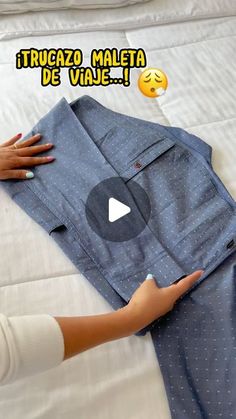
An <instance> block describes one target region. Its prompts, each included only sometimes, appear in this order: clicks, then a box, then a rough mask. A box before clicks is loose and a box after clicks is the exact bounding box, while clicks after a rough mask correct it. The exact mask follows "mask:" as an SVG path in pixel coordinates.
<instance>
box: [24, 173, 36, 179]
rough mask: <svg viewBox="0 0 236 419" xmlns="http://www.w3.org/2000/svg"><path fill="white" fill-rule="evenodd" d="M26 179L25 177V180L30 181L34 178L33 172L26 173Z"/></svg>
mask: <svg viewBox="0 0 236 419" xmlns="http://www.w3.org/2000/svg"><path fill="white" fill-rule="evenodd" d="M26 177H27V179H32V178H33V177H34V173H33V172H27V173H26Z"/></svg>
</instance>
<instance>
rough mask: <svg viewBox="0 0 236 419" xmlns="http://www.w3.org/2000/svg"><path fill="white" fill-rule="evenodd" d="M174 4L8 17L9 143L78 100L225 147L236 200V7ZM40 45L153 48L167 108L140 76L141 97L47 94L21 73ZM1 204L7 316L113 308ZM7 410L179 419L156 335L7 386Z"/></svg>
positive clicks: (0, 405)
mask: <svg viewBox="0 0 236 419" xmlns="http://www.w3.org/2000/svg"><path fill="white" fill-rule="evenodd" d="M164 3H165V6H164ZM174 3H175V2H173V1H171V0H168V1H166V2H164V1H163V0H162V1H161V0H153V1H150V2H148V3H146V4H143V5H141V4H139V5H136V6H132V7H128V8H126V10H125V8H124V10H123V9H119V10H117V11H111V12H110V13H108V12H106V13H105V12H104V11H103V12H100V11H96V12H94V11H90V12H89V11H83V12H82V11H78V12H77V11H76V12H75V11H73V12H71V11H68V12H57V13H56V12H48V13H41V12H40V13H38V14H36V15H32V14H31V13H29V14H25V15H20V16H17V17H16V16H4V17H3V18H0V39H1V41H0V93H1V94H0V127H1V133H0V136H1V142H2V141H3V140H4V139H7V138H9V137H11V136H13V135H14V134H16V133H18V132H23V133H24V134H26V133H27V131H28V130H29V129H30V128H31V127H32V125H34V124H35V123H36V122H37V120H38V119H39V118H40V117H41V116H42V115H43V114H44V113H46V112H47V111H48V110H49V109H50V108H51V107H52V106H53V105H54V104H55V103H56V102H57V101H58V100H59V99H60V98H61V97H62V96H65V97H66V99H67V100H69V101H71V100H73V99H75V98H77V97H78V96H80V95H83V94H89V95H91V96H93V97H94V98H95V99H97V100H99V101H101V103H103V104H104V105H105V106H108V107H110V108H112V109H114V110H116V111H119V112H122V113H125V114H128V115H132V116H136V117H139V118H142V119H147V120H150V121H153V122H158V123H161V124H165V125H168V124H170V125H172V126H179V127H182V128H185V129H186V130H188V131H189V132H191V133H194V134H195V135H198V136H200V137H201V138H202V139H203V140H205V141H206V142H208V143H209V144H210V145H211V146H212V147H213V166H214V168H215V171H216V172H217V174H218V175H219V177H220V178H221V180H222V181H223V182H224V184H225V185H226V187H227V188H228V190H229V192H230V193H231V195H232V196H233V197H234V199H236V165H235V159H236V123H235V122H236V97H235V92H236V88H235V87H236V62H235V54H236V7H235V5H234V4H233V1H230V0H221V1H220V0H218V1H213V0H212V1H210V0H208V1H206V2H202V4H204V5H205V6H199V5H198V3H199V2H198V1H194V0H189V1H187V0H181V1H179V2H176V3H178V4H179V6H178V8H177V6H173V4H174ZM204 8H205V9H204ZM95 13H97V14H95ZM101 13H102V14H101ZM102 19H103V20H102ZM30 47H35V48H52V47H55V48H59V47H61V48H63V47H68V48H80V49H82V50H83V52H84V55H85V61H86V60H88V58H89V54H90V52H91V50H92V49H93V48H106V47H110V48H113V47H116V48H118V49H120V48H125V47H134V48H139V47H142V48H144V49H145V51H146V54H147V58H148V66H154V67H159V68H162V69H163V70H164V71H165V72H166V73H167V76H168V79H169V87H168V90H167V93H166V94H165V95H164V96H163V97H161V98H159V99H149V98H146V97H144V96H143V95H142V94H141V93H140V92H139V90H138V88H137V79H138V76H139V73H140V72H139V70H136V69H133V70H131V86H130V87H129V88H125V87H120V86H110V87H106V88H104V87H91V88H88V87H86V88H81V87H74V88H73V87H71V86H70V85H69V83H68V82H67V80H66V77H62V83H61V85H60V86H59V87H57V88H55V87H47V88H43V87H40V84H39V80H40V70H38V69H34V70H30V69H28V70H16V69H15V54H16V52H17V51H19V50H20V49H21V48H30ZM62 74H63V72H62ZM0 202H1V205H0V231H1V241H0V255H1V258H0V310H1V312H3V313H5V314H6V315H9V316H10V315H20V314H33V313H49V314H52V315H68V316H69V315H88V314H95V313H97V314H98V313H103V312H108V311H109V310H110V309H111V307H110V306H109V304H108V303H107V302H106V301H105V300H104V299H103V298H102V297H101V296H100V294H99V293H98V292H97V291H96V290H95V289H94V288H93V287H92V286H91V285H90V284H89V282H88V281H87V280H86V279H85V278H84V277H83V276H82V275H81V274H80V273H79V272H78V271H77V270H76V269H75V267H74V266H73V265H72V263H71V262H70V261H69V260H68V259H67V257H66V256H65V255H64V254H63V253H62V251H61V250H60V249H59V248H58V247H57V245H56V244H55V243H54V242H53V240H52V239H50V238H49V237H48V236H47V234H46V232H44V231H43V230H42V228H40V227H39V226H38V225H37V224H36V223H35V222H34V221H32V220H31V219H30V218H29V217H28V216H27V215H26V214H25V213H24V212H23V211H22V210H21V209H20V208H18V207H17V206H16V204H15V203H13V202H12V201H11V200H10V199H9V198H8V196H7V195H6V194H5V193H4V192H3V190H2V189H0ZM78 339H79V336H78ZM0 412H1V414H0V415H1V418H4V419H52V418H53V419H54V418H55V419H64V418H65V417H66V418H69V419H77V418H81V419H95V418H96V419H120V418H122V419H147V418H148V419H152V418H155V419H168V418H170V414H169V408H168V403H167V398H166V393H165V388H164V385H163V381H162V376H161V373H160V370H159V366H158V362H157V359H156V356H155V352H154V348H153V345H152V340H151V338H150V335H149V334H147V335H146V336H144V337H137V336H131V337H129V338H125V339H122V340H119V341H115V342H111V343H108V344H105V345H102V346H100V347H97V348H94V349H92V350H90V351H87V352H85V353H82V354H81V355H79V356H77V357H75V358H73V359H70V360H68V361H66V362H65V363H63V364H62V365H61V366H60V367H58V368H56V369H53V370H50V371H48V372H45V373H43V374H41V375H38V376H35V377H30V378H27V379H24V380H20V381H18V382H16V383H14V384H11V385H8V386H5V387H2V388H1V389H0Z"/></svg>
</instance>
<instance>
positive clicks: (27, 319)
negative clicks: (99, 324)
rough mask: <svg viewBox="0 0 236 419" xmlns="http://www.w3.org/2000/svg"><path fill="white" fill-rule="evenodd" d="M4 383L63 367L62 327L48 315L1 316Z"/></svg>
mask: <svg viewBox="0 0 236 419" xmlns="http://www.w3.org/2000/svg"><path fill="white" fill-rule="evenodd" d="M0 352H2V356H0V362H1V365H0V384H8V383H9V382H12V381H14V380H15V379H18V378H22V377H24V376H27V375H33V374H36V373H39V372H42V371H44V370H47V369H49V368H53V367H55V366H57V365H59V364H60V363H61V362H62V361H63V358H64V338H63V334H62V331H61V329H60V326H59V324H58V323H57V321H56V320H55V319H54V317H52V316H50V315H48V314H41V315H32V316H31V315H29V316H15V317H6V316H4V315H3V314H1V315H0Z"/></svg>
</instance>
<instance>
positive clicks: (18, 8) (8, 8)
mask: <svg viewBox="0 0 236 419" xmlns="http://www.w3.org/2000/svg"><path fill="white" fill-rule="evenodd" d="M146 1H149V0H88V1H86V0H24V1H22V0H0V14H2V13H23V12H31V11H33V12H36V11H41V10H59V9H100V8H106V7H107V8H109V7H122V6H129V5H131V4H135V3H145V2H146Z"/></svg>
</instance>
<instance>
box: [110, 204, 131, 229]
mask: <svg viewBox="0 0 236 419" xmlns="http://www.w3.org/2000/svg"><path fill="white" fill-rule="evenodd" d="M130 212H131V209H130V207H128V205H125V204H123V203H122V202H120V201H118V200H117V199H115V198H109V202H108V219H109V221H110V223H113V222H114V221H116V220H119V218H121V217H124V215H126V214H129V213H130Z"/></svg>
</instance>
